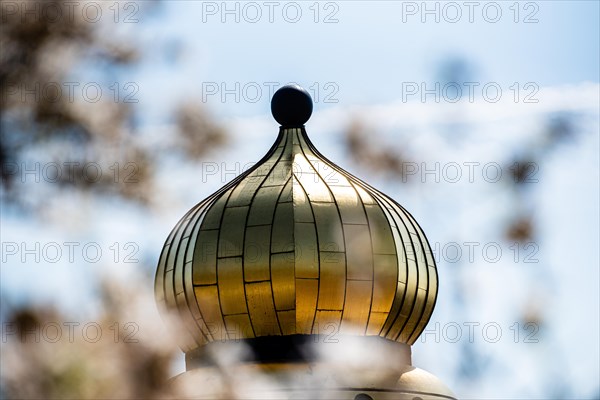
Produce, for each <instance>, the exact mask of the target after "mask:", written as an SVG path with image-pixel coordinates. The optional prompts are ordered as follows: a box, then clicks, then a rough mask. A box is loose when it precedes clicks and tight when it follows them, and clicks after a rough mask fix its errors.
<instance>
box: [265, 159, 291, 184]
mask: <svg viewBox="0 0 600 400" xmlns="http://www.w3.org/2000/svg"><path fill="white" fill-rule="evenodd" d="M292 169H293V168H292V162H291V161H279V162H278V163H277V164H275V166H274V167H273V170H272V171H271V172H270V173H269V176H268V177H267V179H266V180H265V182H264V183H263V187H268V186H281V185H284V184H285V183H286V182H287V181H288V180H289V179H290V178H291V177H292Z"/></svg>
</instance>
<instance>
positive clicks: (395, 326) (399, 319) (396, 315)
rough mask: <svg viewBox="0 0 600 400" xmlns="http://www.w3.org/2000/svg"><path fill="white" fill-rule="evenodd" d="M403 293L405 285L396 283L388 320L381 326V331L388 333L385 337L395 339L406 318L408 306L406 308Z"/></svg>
mask: <svg viewBox="0 0 600 400" xmlns="http://www.w3.org/2000/svg"><path fill="white" fill-rule="evenodd" d="M405 291H406V284H405V283H402V282H398V288H397V290H396V294H395V296H394V302H393V304H392V308H391V309H390V316H389V319H388V320H387V321H386V322H385V324H384V325H383V331H384V332H389V334H388V335H387V336H386V337H389V338H395V337H396V336H397V335H398V333H399V332H400V329H401V328H402V326H403V325H404V323H405V321H406V319H407V318H408V315H409V314H408V312H409V310H410V305H409V307H406V298H405ZM392 340H393V339H392Z"/></svg>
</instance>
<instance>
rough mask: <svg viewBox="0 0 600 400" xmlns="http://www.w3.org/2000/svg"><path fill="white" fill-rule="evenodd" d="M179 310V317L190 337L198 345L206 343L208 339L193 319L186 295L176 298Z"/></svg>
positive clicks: (181, 294)
mask: <svg viewBox="0 0 600 400" xmlns="http://www.w3.org/2000/svg"><path fill="white" fill-rule="evenodd" d="M176 301H177V308H178V310H179V317H180V318H181V321H182V322H183V326H184V327H185V329H186V330H187V331H188V332H189V334H190V336H191V337H192V338H193V339H194V342H195V343H196V344H197V345H202V344H204V343H206V338H205V337H204V336H203V335H202V332H201V331H200V329H199V328H198V325H197V324H196V321H194V318H192V314H191V312H190V309H189V308H188V306H187V301H186V298H185V294H184V293H179V294H178V295H177V296H176Z"/></svg>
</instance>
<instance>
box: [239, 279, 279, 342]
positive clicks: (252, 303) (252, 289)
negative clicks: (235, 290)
mask: <svg viewBox="0 0 600 400" xmlns="http://www.w3.org/2000/svg"><path fill="white" fill-rule="evenodd" d="M246 300H247V301H248V310H249V311H250V319H251V321H252V326H253V327H254V333H255V335H256V336H268V335H281V330H280V329H279V322H278V321H277V315H276V314H275V305H274V304H273V293H272V291H271V283H270V282H258V283H247V284H246Z"/></svg>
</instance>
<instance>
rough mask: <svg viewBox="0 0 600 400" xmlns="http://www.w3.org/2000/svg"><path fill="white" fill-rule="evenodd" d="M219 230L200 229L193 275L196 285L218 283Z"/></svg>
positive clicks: (195, 248)
mask: <svg viewBox="0 0 600 400" xmlns="http://www.w3.org/2000/svg"><path fill="white" fill-rule="evenodd" d="M218 235H219V231H217V230H211V231H200V233H199V234H198V240H197V241H196V246H195V247H194V259H193V266H192V277H193V282H194V285H210V284H214V283H217V240H218Z"/></svg>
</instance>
